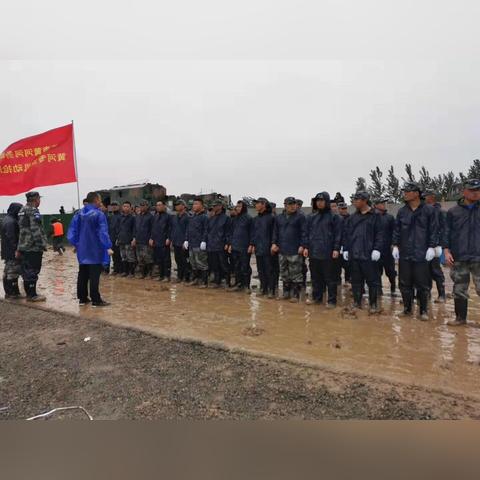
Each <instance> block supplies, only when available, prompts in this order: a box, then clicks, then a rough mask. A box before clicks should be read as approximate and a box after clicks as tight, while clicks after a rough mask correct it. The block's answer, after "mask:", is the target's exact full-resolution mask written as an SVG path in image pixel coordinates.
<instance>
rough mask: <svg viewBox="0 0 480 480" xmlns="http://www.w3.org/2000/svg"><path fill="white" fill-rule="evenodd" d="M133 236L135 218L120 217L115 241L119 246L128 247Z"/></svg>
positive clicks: (128, 216)
mask: <svg viewBox="0 0 480 480" xmlns="http://www.w3.org/2000/svg"><path fill="white" fill-rule="evenodd" d="M134 235H135V217H134V216H133V215H123V214H121V215H120V223H119V226H118V236H117V241H118V244H119V245H129V244H130V243H131V242H132V240H133V237H134Z"/></svg>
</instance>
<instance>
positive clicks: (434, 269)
mask: <svg viewBox="0 0 480 480" xmlns="http://www.w3.org/2000/svg"><path fill="white" fill-rule="evenodd" d="M433 282H435V284H436V285H437V291H438V296H439V297H444V296H445V275H444V274H443V270H442V265H441V264H440V259H439V258H437V257H435V258H434V259H433V260H432V261H431V262H430V290H431V289H432V283H433Z"/></svg>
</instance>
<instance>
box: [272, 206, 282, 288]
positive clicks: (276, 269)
mask: <svg viewBox="0 0 480 480" xmlns="http://www.w3.org/2000/svg"><path fill="white" fill-rule="evenodd" d="M270 207H271V214H272V215H273V216H274V217H276V216H277V204H276V203H275V202H270ZM272 260H273V282H274V285H275V292H278V286H279V284H280V259H279V255H278V253H274V254H273V257H272Z"/></svg>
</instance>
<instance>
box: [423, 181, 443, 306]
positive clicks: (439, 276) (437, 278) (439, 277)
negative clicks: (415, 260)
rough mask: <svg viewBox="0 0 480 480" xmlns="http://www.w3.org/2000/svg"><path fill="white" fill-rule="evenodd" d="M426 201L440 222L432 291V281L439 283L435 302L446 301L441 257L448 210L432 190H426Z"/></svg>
mask: <svg viewBox="0 0 480 480" xmlns="http://www.w3.org/2000/svg"><path fill="white" fill-rule="evenodd" d="M424 197H425V203H426V204H427V205H431V206H432V207H433V208H434V209H435V211H436V212H437V216H438V218H437V222H438V245H437V246H436V247H435V258H434V259H433V260H432V261H431V262H430V278H431V279H430V292H431V291H432V283H433V282H435V284H436V285H437V293H438V298H436V299H435V301H434V302H435V303H445V302H446V300H447V297H446V294H445V275H444V274H443V270H442V265H441V263H440V257H441V255H442V251H443V249H442V245H444V244H445V223H446V221H447V212H445V211H444V210H442V206H441V205H440V203H439V202H437V194H436V192H434V191H432V190H427V191H426V192H425V195H424Z"/></svg>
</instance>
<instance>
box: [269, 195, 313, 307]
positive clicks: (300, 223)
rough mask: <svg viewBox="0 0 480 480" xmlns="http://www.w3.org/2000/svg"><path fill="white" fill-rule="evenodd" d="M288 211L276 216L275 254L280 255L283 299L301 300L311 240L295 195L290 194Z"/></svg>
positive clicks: (287, 201)
mask: <svg viewBox="0 0 480 480" xmlns="http://www.w3.org/2000/svg"><path fill="white" fill-rule="evenodd" d="M284 205H285V210H284V212H283V213H282V214H280V215H278V216H277V217H276V218H275V223H274V228H273V240H272V254H277V253H278V254H279V256H280V257H279V260H280V275H281V277H282V281H283V298H284V299H285V300H290V301H291V302H292V303H293V302H299V301H300V300H301V298H302V296H303V295H302V292H303V264H304V257H303V250H304V248H305V244H306V242H307V230H306V218H305V215H303V214H300V213H298V211H297V204H296V200H295V198H294V197H287V198H286V199H285V202H284Z"/></svg>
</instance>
